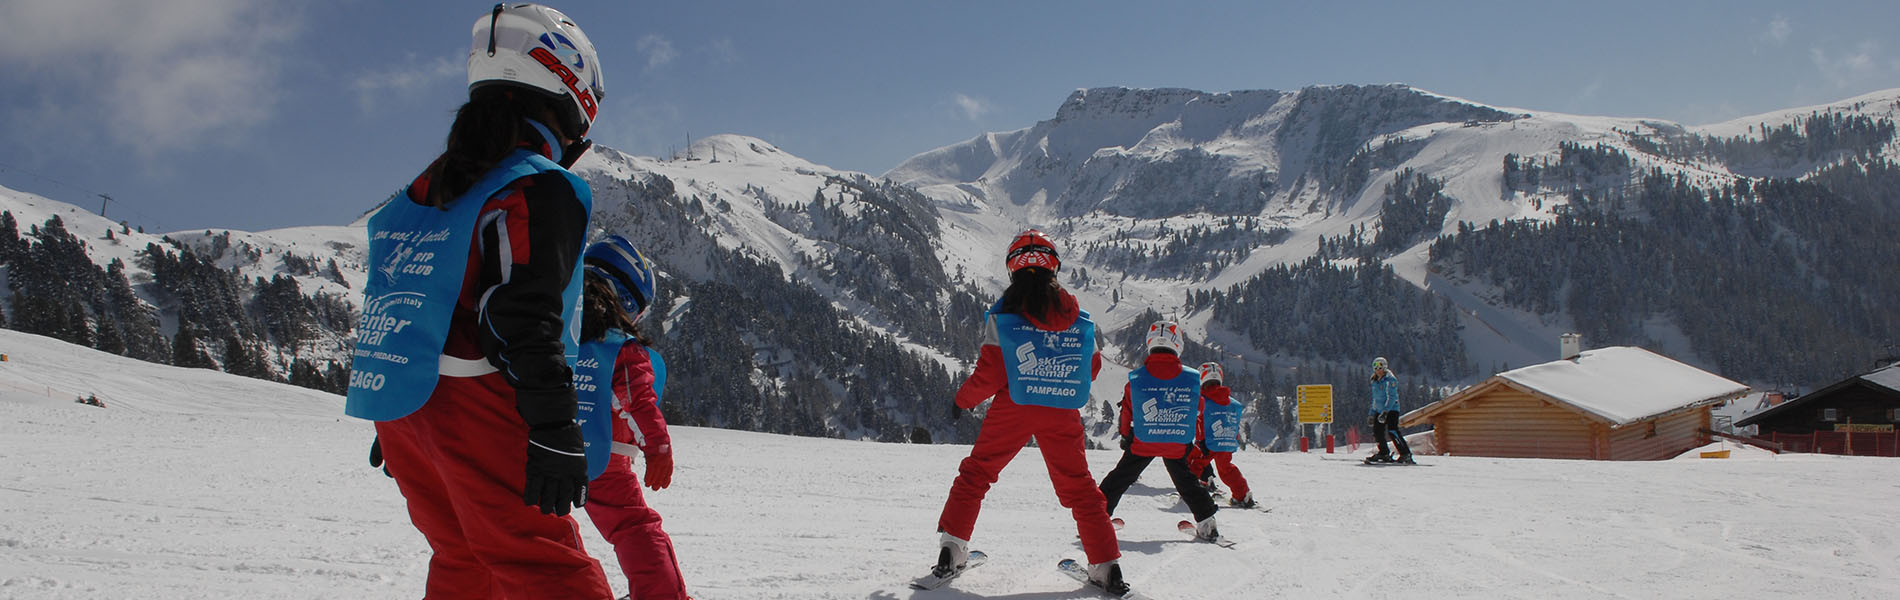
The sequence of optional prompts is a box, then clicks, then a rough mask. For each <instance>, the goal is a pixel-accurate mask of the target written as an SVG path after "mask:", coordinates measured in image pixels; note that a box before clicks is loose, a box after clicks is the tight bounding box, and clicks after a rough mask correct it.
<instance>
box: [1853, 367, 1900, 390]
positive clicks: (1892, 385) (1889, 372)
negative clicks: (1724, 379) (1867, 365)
mask: <svg viewBox="0 0 1900 600" xmlns="http://www.w3.org/2000/svg"><path fill="white" fill-rule="evenodd" d="M1860 378H1861V379H1865V380H1867V382H1868V383H1872V384H1874V385H1878V386H1880V387H1884V388H1887V389H1890V390H1893V391H1896V392H1900V363H1895V364H1891V365H1887V366H1885V367H1881V368H1879V369H1877V370H1875V371H1874V372H1872V373H1868V374H1866V375H1862V376H1860Z"/></svg>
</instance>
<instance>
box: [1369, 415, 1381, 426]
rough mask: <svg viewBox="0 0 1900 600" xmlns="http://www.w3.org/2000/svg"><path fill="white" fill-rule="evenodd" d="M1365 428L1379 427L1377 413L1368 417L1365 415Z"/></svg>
mask: <svg viewBox="0 0 1900 600" xmlns="http://www.w3.org/2000/svg"><path fill="white" fill-rule="evenodd" d="M1366 426H1367V427H1378V426H1379V413H1372V414H1369V415H1366Z"/></svg>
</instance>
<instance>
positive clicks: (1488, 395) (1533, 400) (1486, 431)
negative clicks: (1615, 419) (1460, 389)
mask: <svg viewBox="0 0 1900 600" xmlns="http://www.w3.org/2000/svg"><path fill="white" fill-rule="evenodd" d="M1432 421H1433V425H1434V427H1435V428H1436V429H1437V431H1438V436H1439V441H1440V442H1441V445H1440V446H1439V448H1438V450H1439V452H1443V453H1446V454H1451V455H1453V456H1500V457H1514V458H1583V459H1587V458H1593V455H1592V453H1593V452H1595V451H1597V450H1595V448H1597V447H1598V446H1600V444H1598V443H1597V442H1596V440H1595V439H1594V433H1593V432H1592V429H1591V426H1590V425H1591V422H1590V421H1589V420H1588V419H1586V418H1584V417H1583V415H1580V414H1577V413H1576V412H1573V411H1572V410H1570V409H1567V408H1563V407H1559V406H1555V405H1552V404H1549V403H1547V402H1545V401H1544V400H1542V399H1540V398H1538V397H1536V396H1532V395H1530V394H1527V393H1524V392H1522V391H1519V390H1517V389H1514V388H1510V387H1499V388H1497V389H1495V390H1492V391H1489V392H1485V393H1483V395H1481V396H1479V397H1476V398H1472V399H1470V400H1466V401H1465V402H1464V403H1463V404H1461V405H1459V406H1458V407H1456V408H1453V409H1451V410H1448V411H1445V412H1444V413H1441V414H1439V415H1437V416H1435V417H1433V419H1432Z"/></svg>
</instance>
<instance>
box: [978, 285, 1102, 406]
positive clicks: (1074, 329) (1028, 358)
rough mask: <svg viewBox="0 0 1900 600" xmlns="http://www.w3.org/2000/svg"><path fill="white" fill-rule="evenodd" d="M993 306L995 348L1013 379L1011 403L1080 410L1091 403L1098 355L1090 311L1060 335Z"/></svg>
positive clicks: (1011, 382)
mask: <svg viewBox="0 0 1900 600" xmlns="http://www.w3.org/2000/svg"><path fill="white" fill-rule="evenodd" d="M1001 307H1002V302H997V303H996V305H995V306H992V307H990V318H992V319H994V320H995V322H996V339H997V344H998V345H1000V346H1001V347H1002V349H1003V369H1004V371H1005V372H1006V373H1007V374H1008V379H1009V399H1010V400H1012V401H1015V402H1016V403H1017V404H1028V405H1033V406H1047V407H1050V408H1066V409H1071V410H1073V409H1078V408H1082V405H1084V404H1088V401H1089V382H1090V381H1091V380H1092V379H1093V378H1094V375H1095V374H1094V373H1091V372H1090V370H1091V368H1092V367H1093V366H1094V365H1093V364H1092V362H1093V358H1094V356H1095V322H1094V321H1090V320H1089V313H1088V312H1087V311H1082V314H1081V315H1080V316H1078V317H1076V319H1075V324H1073V325H1070V326H1069V328H1068V329H1064V330H1062V331H1044V330H1041V329H1037V328H1036V326H1035V324H1033V323H1030V322H1029V320H1028V319H1025V318H1023V317H1021V316H1019V315H1016V314H1012V313H1004V312H998V309H999V308H1001Z"/></svg>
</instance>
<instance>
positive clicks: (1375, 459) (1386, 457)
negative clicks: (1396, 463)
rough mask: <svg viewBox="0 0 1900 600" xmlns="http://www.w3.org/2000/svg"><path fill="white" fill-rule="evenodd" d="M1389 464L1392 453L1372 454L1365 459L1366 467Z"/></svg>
mask: <svg viewBox="0 0 1900 600" xmlns="http://www.w3.org/2000/svg"><path fill="white" fill-rule="evenodd" d="M1389 462H1392V453H1390V452H1380V453H1378V454H1374V455H1372V456H1368V457H1366V464H1368V465H1375V464H1380V463H1389Z"/></svg>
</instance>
